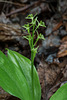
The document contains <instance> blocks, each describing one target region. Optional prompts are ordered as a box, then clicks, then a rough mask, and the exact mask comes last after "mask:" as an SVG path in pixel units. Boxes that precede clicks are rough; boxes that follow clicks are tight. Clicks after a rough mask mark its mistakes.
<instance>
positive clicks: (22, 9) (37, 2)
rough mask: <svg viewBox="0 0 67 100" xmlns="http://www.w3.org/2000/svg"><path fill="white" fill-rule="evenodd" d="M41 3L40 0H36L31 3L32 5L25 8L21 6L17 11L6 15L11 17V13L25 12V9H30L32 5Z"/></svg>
mask: <svg viewBox="0 0 67 100" xmlns="http://www.w3.org/2000/svg"><path fill="white" fill-rule="evenodd" d="M39 4H40V1H36V2H34V3H32V4H30V5H26V6H25V7H23V8H19V9H17V10H15V11H12V12H10V13H8V14H6V17H9V16H10V15H13V14H15V13H19V12H24V11H25V10H27V9H29V8H30V7H32V6H34V5H39Z"/></svg>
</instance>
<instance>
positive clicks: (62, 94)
mask: <svg viewBox="0 0 67 100" xmlns="http://www.w3.org/2000/svg"><path fill="white" fill-rule="evenodd" d="M50 100H67V83H66V84H64V85H63V86H61V87H60V88H59V89H58V90H57V91H56V93H54V95H53V96H52V97H51V98H50Z"/></svg>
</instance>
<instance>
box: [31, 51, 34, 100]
mask: <svg viewBox="0 0 67 100" xmlns="http://www.w3.org/2000/svg"><path fill="white" fill-rule="evenodd" d="M33 65H34V61H33V52H32V51H31V77H32V95H33V97H32V100H34V86H33V85H34V84H33Z"/></svg>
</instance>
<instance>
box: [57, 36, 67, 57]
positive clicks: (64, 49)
mask: <svg viewBox="0 0 67 100" xmlns="http://www.w3.org/2000/svg"><path fill="white" fill-rule="evenodd" d="M61 42H62V44H61V45H60V47H59V52H58V54H57V57H64V56H67V36H65V37H64V38H63V39H62V40H61Z"/></svg>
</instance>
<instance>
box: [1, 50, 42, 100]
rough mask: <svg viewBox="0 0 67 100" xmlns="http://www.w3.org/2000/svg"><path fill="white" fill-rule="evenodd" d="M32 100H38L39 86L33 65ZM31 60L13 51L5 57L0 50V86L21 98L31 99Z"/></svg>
mask: <svg viewBox="0 0 67 100" xmlns="http://www.w3.org/2000/svg"><path fill="white" fill-rule="evenodd" d="M33 80H34V100H40V97H41V88H40V83H39V78H38V75H37V72H36V69H35V67H34V79H33ZM31 83H32V81H31V61H30V60H29V59H28V58H26V57H24V56H22V55H20V54H19V53H17V52H15V51H11V50H8V56H7V57H6V56H5V55H4V54H3V53H2V52H1V51H0V86H1V87H2V88H3V89H4V90H5V91H7V92H8V93H10V94H12V95H14V96H16V97H18V98H20V99H21V100H32V86H31Z"/></svg>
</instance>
